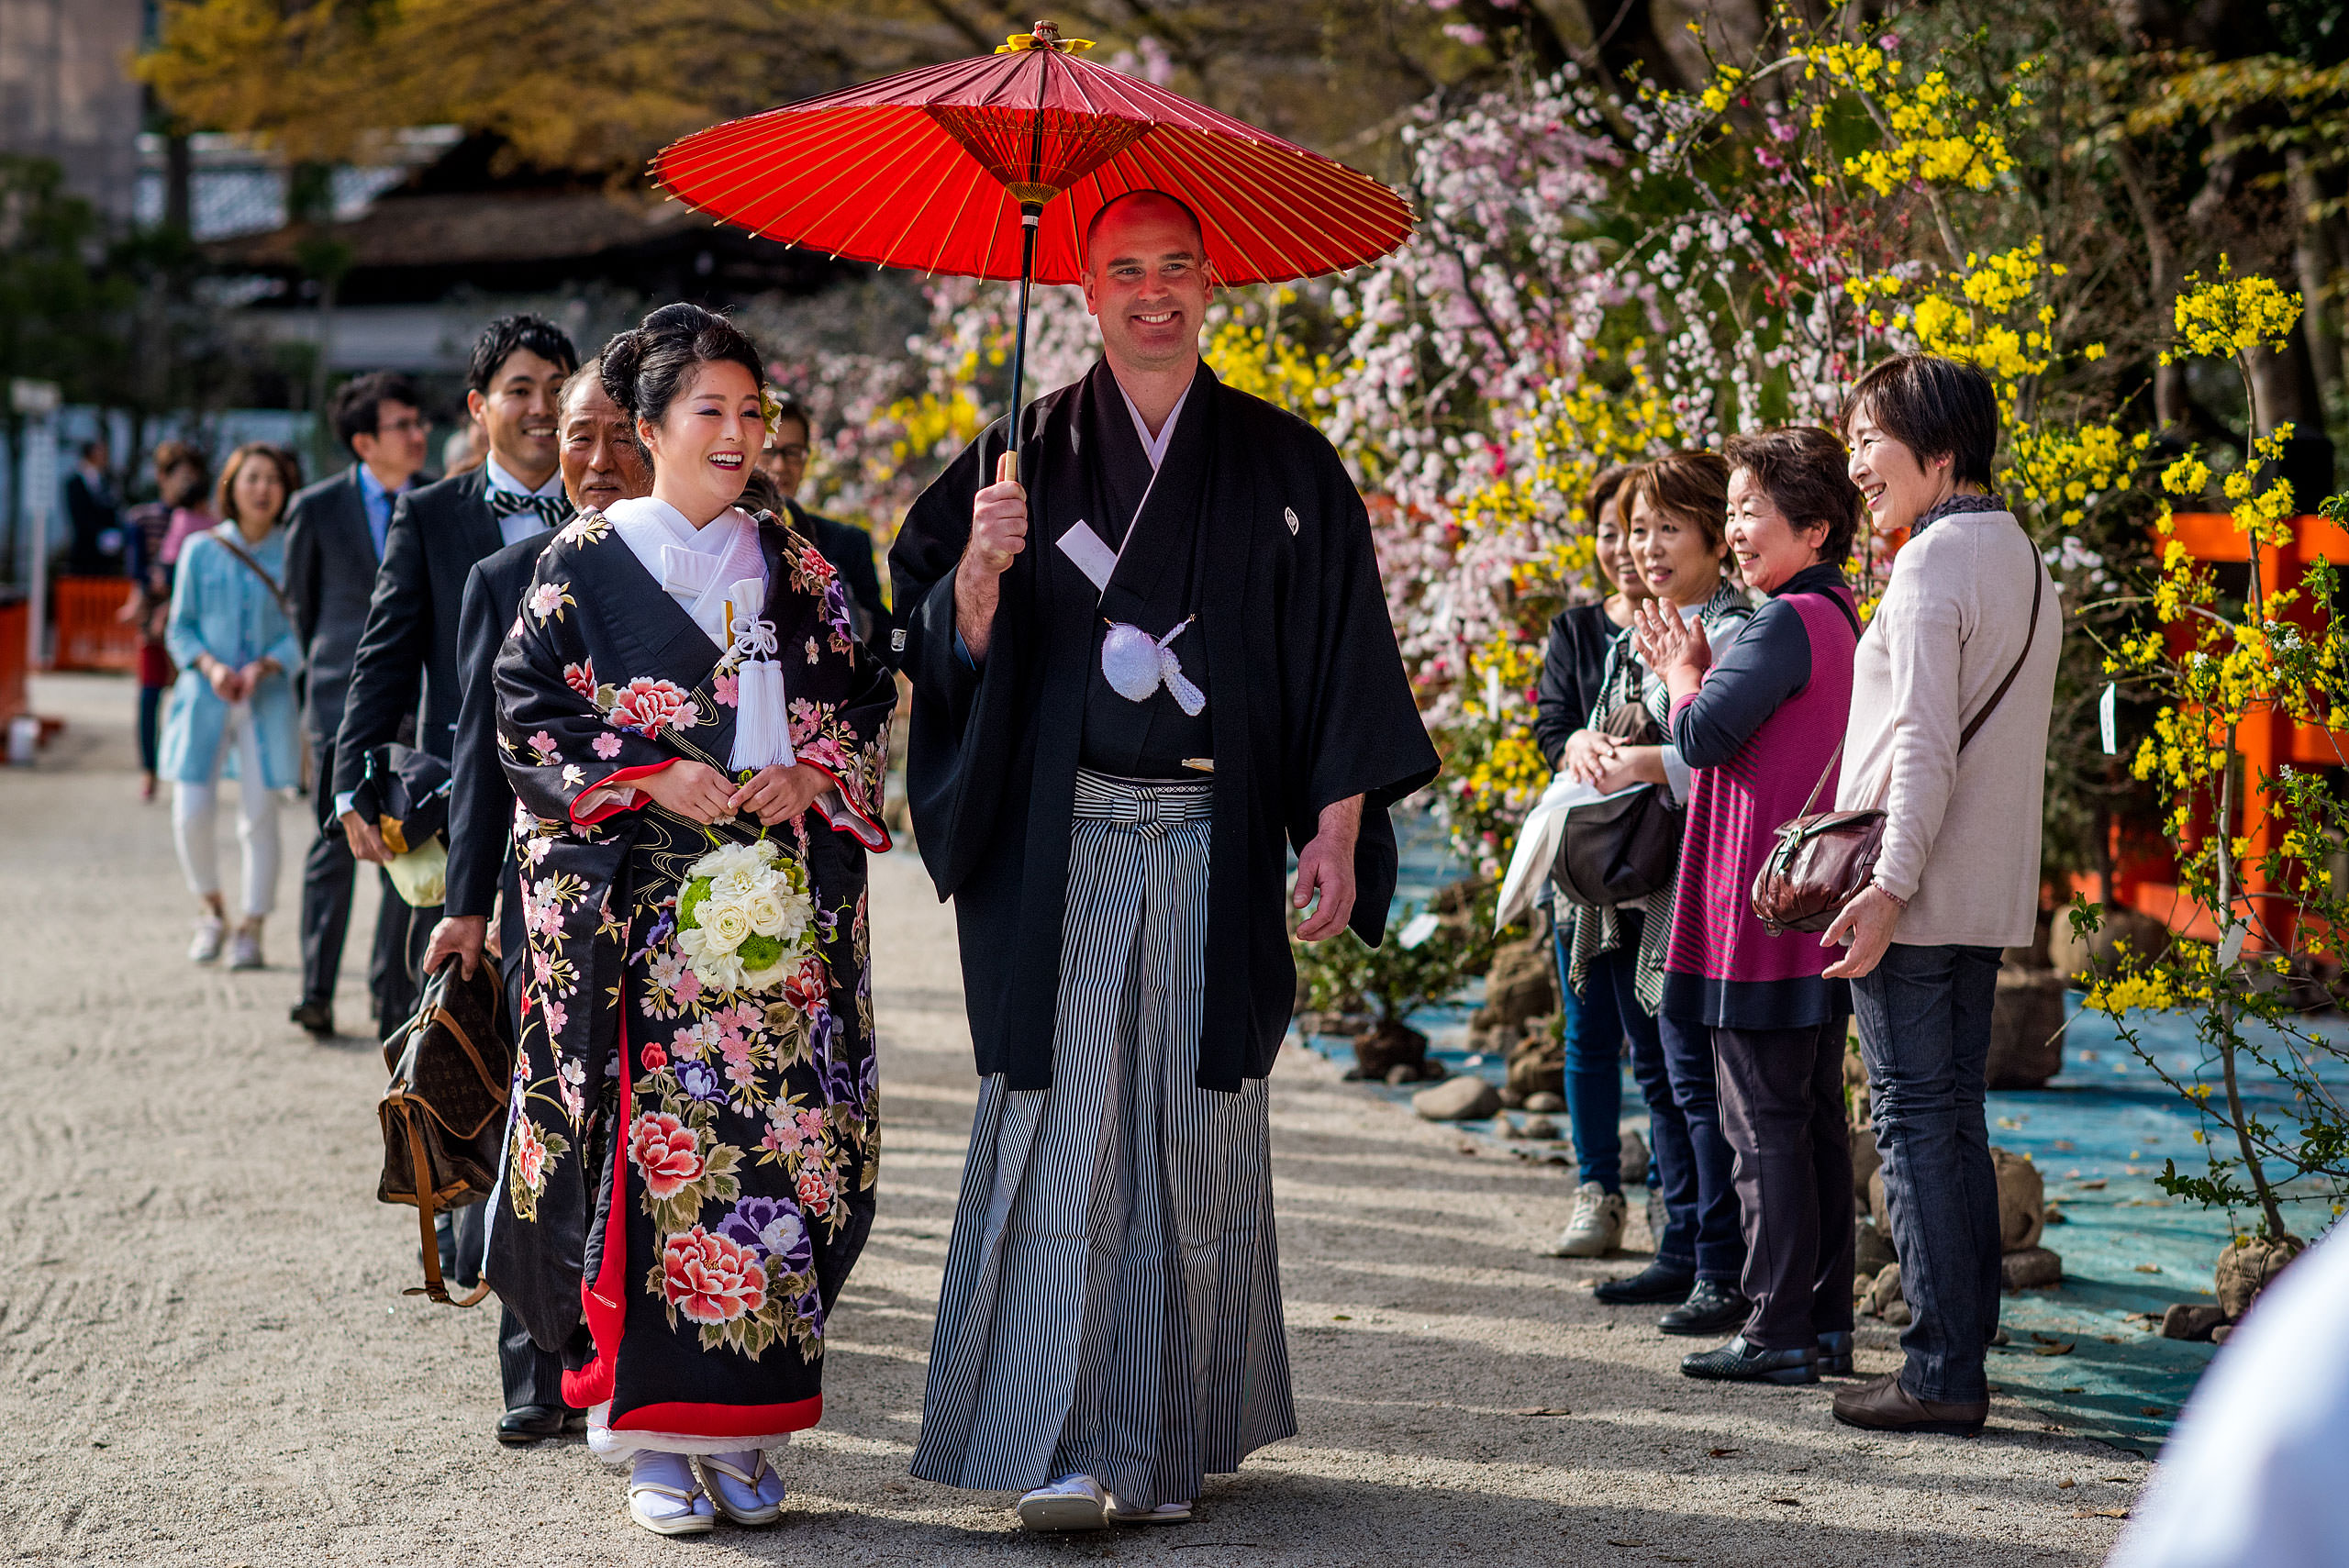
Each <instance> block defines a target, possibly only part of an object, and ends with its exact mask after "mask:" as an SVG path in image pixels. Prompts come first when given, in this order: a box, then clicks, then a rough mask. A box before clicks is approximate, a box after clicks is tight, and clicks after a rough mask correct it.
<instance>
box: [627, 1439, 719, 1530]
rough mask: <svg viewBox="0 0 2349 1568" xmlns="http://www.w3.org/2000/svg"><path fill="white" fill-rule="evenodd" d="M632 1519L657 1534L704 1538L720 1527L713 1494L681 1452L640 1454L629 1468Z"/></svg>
mask: <svg viewBox="0 0 2349 1568" xmlns="http://www.w3.org/2000/svg"><path fill="white" fill-rule="evenodd" d="M628 1517H629V1518H632V1519H634V1520H635V1521H636V1522H637V1523H638V1524H640V1525H642V1526H643V1527H644V1528H645V1529H649V1530H651V1532H652V1533H653V1534H655V1535H701V1534H704V1533H706V1532H707V1531H708V1530H711V1529H715V1528H717V1524H718V1518H717V1515H716V1513H715V1512H714V1511H713V1510H712V1509H711V1507H710V1506H709V1494H708V1493H707V1492H705V1491H703V1490H702V1488H701V1483H700V1482H699V1481H697V1480H696V1479H695V1478H694V1468H693V1465H692V1464H691V1463H690V1462H687V1460H686V1459H685V1455H684V1454H681V1453H653V1452H650V1451H645V1452H640V1453H638V1454H637V1456H636V1462H635V1463H634V1464H632V1465H631V1466H630V1467H629V1477H628Z"/></svg>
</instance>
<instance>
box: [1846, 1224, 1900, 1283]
mask: <svg viewBox="0 0 2349 1568" xmlns="http://www.w3.org/2000/svg"><path fill="white" fill-rule="evenodd" d="M1899 1261H1900V1259H1899V1255H1898V1253H1896V1252H1894V1251H1893V1250H1892V1238H1891V1237H1889V1236H1887V1235H1886V1234H1885V1233H1884V1232H1883V1231H1881V1230H1879V1229H1876V1221H1875V1220H1873V1219H1865V1220H1862V1221H1861V1222H1860V1223H1859V1224H1858V1225H1857V1226H1856V1227H1854V1229H1853V1232H1852V1265H1853V1267H1854V1268H1856V1269H1858V1270H1859V1271H1860V1272H1861V1273H1865V1274H1866V1275H1867V1276H1868V1277H1869V1278H1870V1279H1874V1278H1875V1277H1876V1275H1877V1274H1878V1273H1882V1272H1883V1270H1884V1269H1885V1268H1886V1267H1887V1265H1889V1264H1892V1263H1897V1262H1899Z"/></svg>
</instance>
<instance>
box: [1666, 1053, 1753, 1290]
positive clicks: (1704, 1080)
mask: <svg viewBox="0 0 2349 1568" xmlns="http://www.w3.org/2000/svg"><path fill="white" fill-rule="evenodd" d="M1656 1032H1657V1034H1658V1035H1659V1036H1660V1037H1661V1039H1662V1042H1663V1057H1664V1067H1665V1069H1666V1072H1667V1073H1668V1077H1667V1082H1668V1084H1669V1085H1670V1092H1671V1095H1672V1099H1673V1103H1674V1105H1675V1106H1677V1107H1678V1108H1679V1113H1680V1125H1681V1129H1682V1131H1681V1137H1682V1139H1683V1140H1685V1141H1686V1143H1687V1149H1688V1163H1689V1186H1690V1187H1691V1188H1692V1189H1693V1190H1692V1191H1691V1193H1690V1195H1689V1202H1688V1209H1689V1218H1688V1225H1689V1228H1690V1229H1691V1230H1693V1231H1694V1233H1695V1238H1696V1258H1697V1277H1698V1279H1709V1280H1720V1282H1722V1283H1723V1284H1728V1285H1731V1286H1736V1285H1737V1284H1738V1282H1739V1281H1740V1280H1741V1279H1742V1278H1743V1277H1744V1273H1745V1227H1744V1224H1743V1222H1742V1220H1741V1219H1740V1218H1739V1215H1738V1208H1737V1185H1736V1164H1737V1157H1736V1155H1735V1154H1734V1153H1733V1152H1731V1149H1730V1146H1729V1138H1728V1135H1727V1134H1725V1133H1724V1132H1722V1130H1721V1107H1720V1086H1719V1070H1718V1068H1717V1067H1716V1065H1715V1063H1714V1061H1713V1031H1712V1030H1711V1029H1707V1028H1706V1027H1705V1026H1704V1025H1702V1024H1690V1023H1682V1022H1681V1021H1680V1020H1678V1019H1676V1018H1658V1019H1657V1020H1656ZM1679 1224H1680V1222H1679V1219H1678V1217H1676V1216H1675V1218H1674V1229H1678V1228H1679Z"/></svg>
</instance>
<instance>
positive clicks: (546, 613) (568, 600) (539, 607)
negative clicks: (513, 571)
mask: <svg viewBox="0 0 2349 1568" xmlns="http://www.w3.org/2000/svg"><path fill="white" fill-rule="evenodd" d="M578 602H579V601H578V600H576V599H574V598H573V597H572V596H571V584H568V583H541V584H539V585H538V586H537V587H535V588H533V589H531V590H530V597H529V601H528V603H529V608H530V613H531V614H532V615H534V616H536V617H539V623H540V625H542V626H543V625H544V624H545V623H546V622H547V621H548V620H549V619H550V618H552V619H554V620H561V619H562V606H565V605H576V604H577V603H578Z"/></svg>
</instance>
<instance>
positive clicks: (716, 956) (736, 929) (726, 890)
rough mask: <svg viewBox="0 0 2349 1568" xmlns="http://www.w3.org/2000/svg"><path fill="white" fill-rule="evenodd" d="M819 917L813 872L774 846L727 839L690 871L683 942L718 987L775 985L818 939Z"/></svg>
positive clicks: (704, 978)
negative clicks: (810, 880)
mask: <svg viewBox="0 0 2349 1568" xmlns="http://www.w3.org/2000/svg"><path fill="white" fill-rule="evenodd" d="M815 914H816V910H815V905H814V902H813V901H812V900H811V899H809V897H808V896H807V873H806V872H805V871H802V870H801V869H800V867H799V865H798V863H797V862H795V861H787V860H785V859H783V858H782V857H781V855H780V854H779V853H778V852H777V851H776V850H775V847H774V844H772V843H770V842H768V841H767V840H764V839H760V840H754V841H752V842H751V843H747V844H720V845H719V846H718V848H717V849H714V850H712V851H709V853H707V854H706V855H704V856H702V858H701V859H699V860H697V861H696V862H694V863H693V864H692V866H691V867H689V868H688V869H687V870H686V872H685V891H684V892H683V893H682V894H680V895H678V896H677V946H678V948H679V949H680V950H682V951H684V953H685V962H687V963H689V964H691V965H692V967H693V972H694V974H695V977H696V978H697V979H698V980H700V982H701V983H702V984H704V985H705V986H707V987H709V988H710V989H712V990H716V991H765V990H770V989H772V988H773V987H774V986H776V985H780V984H783V980H784V977H785V975H786V974H787V973H790V972H791V970H793V969H794V968H795V967H796V961H797V959H798V957H799V955H800V954H801V953H803V952H805V951H807V949H808V948H809V947H811V946H813V945H814V944H815V940H816V921H815Z"/></svg>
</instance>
